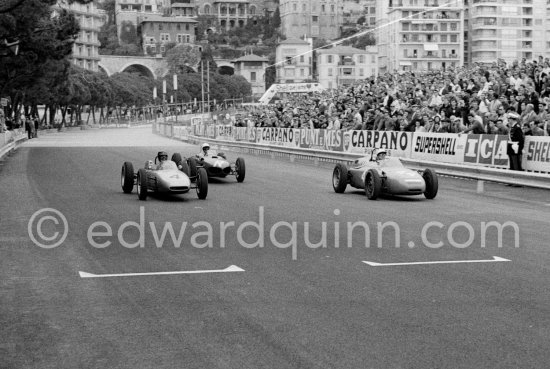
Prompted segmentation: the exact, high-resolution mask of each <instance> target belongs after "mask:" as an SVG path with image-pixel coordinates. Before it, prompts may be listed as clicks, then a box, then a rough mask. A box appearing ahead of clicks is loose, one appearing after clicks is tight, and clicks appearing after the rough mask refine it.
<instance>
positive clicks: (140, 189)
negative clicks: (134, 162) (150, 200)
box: [137, 168, 147, 200]
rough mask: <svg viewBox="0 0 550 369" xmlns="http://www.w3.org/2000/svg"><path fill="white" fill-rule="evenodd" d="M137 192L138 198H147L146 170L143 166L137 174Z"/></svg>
mask: <svg viewBox="0 0 550 369" xmlns="http://www.w3.org/2000/svg"><path fill="white" fill-rule="evenodd" d="M137 194H138V198H139V199H140V200H147V171H146V170H145V169H143V168H141V169H140V170H139V172H138V175H137Z"/></svg>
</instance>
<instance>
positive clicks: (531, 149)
mask: <svg viewBox="0 0 550 369" xmlns="http://www.w3.org/2000/svg"><path fill="white" fill-rule="evenodd" d="M523 169H525V170H535V171H541V172H550V137H547V136H527V137H526V138H525V146H524V148H523Z"/></svg>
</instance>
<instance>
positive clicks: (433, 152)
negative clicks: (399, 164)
mask: <svg viewBox="0 0 550 369" xmlns="http://www.w3.org/2000/svg"><path fill="white" fill-rule="evenodd" d="M467 137H468V135H465V134H462V135H457V134H454V133H430V132H415V133H414V135H413V143H412V151H411V158H412V159H416V160H429V161H439V162H445V163H455V164H461V163H463V162H464V147H465V145H466V138H467Z"/></svg>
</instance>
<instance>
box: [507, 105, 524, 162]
mask: <svg viewBox="0 0 550 369" xmlns="http://www.w3.org/2000/svg"><path fill="white" fill-rule="evenodd" d="M508 122H509V124H510V136H509V139H508V147H507V152H506V153H507V154H508V158H509V160H510V170H523V169H522V168H521V159H522V152H523V146H524V144H525V135H524V133H523V129H522V128H521V125H520V123H519V115H517V114H516V113H509V114H508Z"/></svg>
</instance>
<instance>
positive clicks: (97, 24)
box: [53, 0, 104, 72]
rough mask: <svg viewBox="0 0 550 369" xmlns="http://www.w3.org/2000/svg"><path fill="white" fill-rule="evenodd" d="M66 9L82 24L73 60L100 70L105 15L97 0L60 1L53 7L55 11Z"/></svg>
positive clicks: (83, 65)
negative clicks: (100, 41)
mask: <svg viewBox="0 0 550 369" xmlns="http://www.w3.org/2000/svg"><path fill="white" fill-rule="evenodd" d="M60 9H66V10H68V11H70V12H71V13H73V14H74V15H75V17H76V19H77V20H78V23H79V24H80V32H79V33H78V37H77V38H76V40H75V43H74V45H73V54H72V62H73V63H74V64H75V65H78V66H79V67H82V68H84V69H88V70H91V71H94V72H97V71H98V64H99V60H100V59H101V58H100V56H99V46H100V43H99V39H98V34H99V29H100V28H101V26H102V25H103V22H104V15H103V13H102V12H100V11H99V10H98V9H97V1H96V0H94V1H92V2H89V3H87V4H80V3H78V2H73V3H69V2H68V1H59V2H58V3H57V4H56V5H54V7H53V11H54V13H55V12H56V11H58V10H60Z"/></svg>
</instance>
